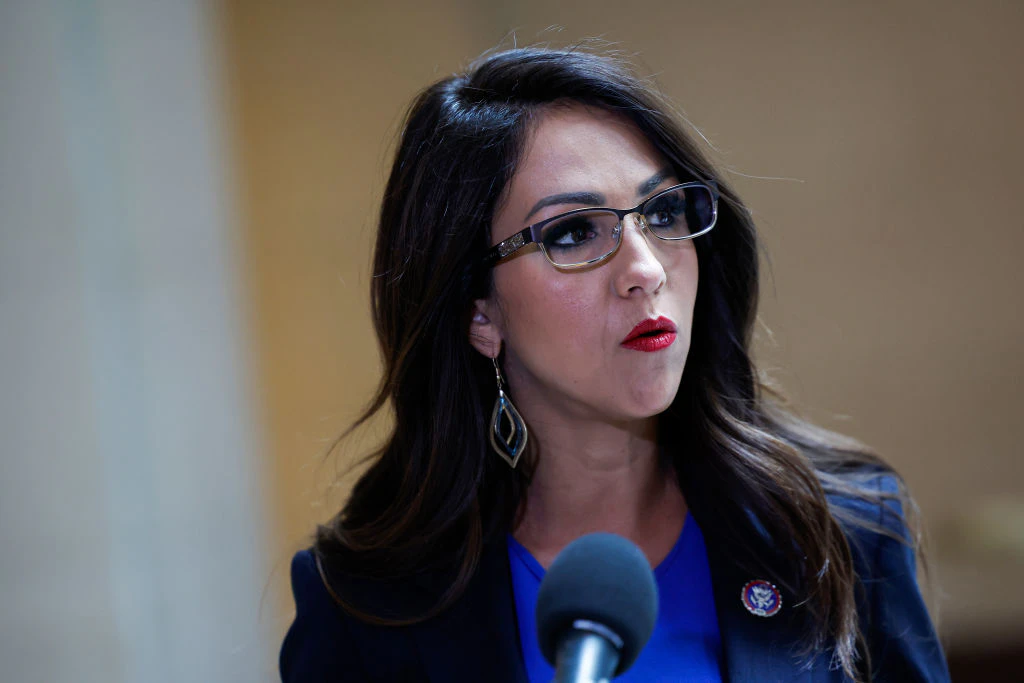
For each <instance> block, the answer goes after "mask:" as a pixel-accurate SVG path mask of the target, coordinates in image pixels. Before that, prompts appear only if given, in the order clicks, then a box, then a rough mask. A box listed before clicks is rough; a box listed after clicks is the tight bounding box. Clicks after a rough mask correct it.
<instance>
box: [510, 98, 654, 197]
mask: <svg viewBox="0 0 1024 683" xmlns="http://www.w3.org/2000/svg"><path fill="white" fill-rule="evenodd" d="M666 166H667V163H666V162H665V160H664V158H663V157H662V156H661V155H660V154H659V153H658V151H657V149H656V148H655V147H654V145H653V144H651V142H650V141H649V140H648V139H647V138H646V137H645V136H644V135H643V133H641V132H640V130H639V129H638V128H637V127H636V125H635V124H634V123H633V122H632V121H630V120H629V119H628V118H626V117H625V116H623V115H621V114H617V113H614V112H610V111H607V110H604V109H599V108H596V107H590V106H586V105H582V104H575V103H574V104H565V105H556V106H553V107H550V108H548V109H546V110H544V111H543V112H542V113H541V114H540V115H539V116H538V118H537V120H536V122H535V123H534V125H533V128H532V131H531V132H530V135H529V137H528V138H527V144H526V149H525V152H524V155H523V158H522V160H521V162H520V164H519V167H518V169H517V170H516V173H515V174H514V175H513V177H512V181H511V183H510V185H509V193H508V200H509V204H512V203H514V202H516V201H523V202H529V201H530V199H531V198H532V199H533V200H534V201H536V199H538V198H540V197H543V196H546V195H550V194H557V193H560V192H572V191H595V192H598V193H600V194H604V195H605V196H607V197H608V198H609V201H616V202H618V201H624V200H625V201H632V200H633V199H634V198H635V194H634V192H635V189H636V187H637V185H639V184H640V183H642V182H643V181H644V180H646V179H647V178H649V177H650V176H652V175H653V174H655V173H657V172H658V171H660V170H662V169H663V168H665V167H666Z"/></svg>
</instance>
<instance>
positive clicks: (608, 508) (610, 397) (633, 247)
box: [470, 104, 698, 567]
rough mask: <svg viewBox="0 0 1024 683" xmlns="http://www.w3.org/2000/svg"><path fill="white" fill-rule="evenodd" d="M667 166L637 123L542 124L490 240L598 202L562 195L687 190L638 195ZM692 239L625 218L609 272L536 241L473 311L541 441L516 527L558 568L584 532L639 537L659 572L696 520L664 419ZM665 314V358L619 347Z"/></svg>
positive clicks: (560, 116)
mask: <svg viewBox="0 0 1024 683" xmlns="http://www.w3.org/2000/svg"><path fill="white" fill-rule="evenodd" d="M668 166H669V165H668V163H667V162H666V161H665V159H663V158H662V157H661V156H660V155H659V154H658V152H657V150H656V149H655V148H654V147H653V146H652V145H651V144H650V142H649V141H648V140H647V139H646V138H645V137H644V136H643V135H642V134H641V133H640V131H639V130H638V129H636V127H635V126H634V125H633V124H632V123H630V122H629V121H628V120H627V119H625V118H623V117H621V116H619V115H617V114H613V113H610V112H607V111H604V110H601V109H596V108H591V107H586V106H583V105H580V104H567V105H559V106H555V107H551V108H549V109H547V110H546V111H545V112H544V113H543V114H541V115H540V117H539V119H538V120H537V121H536V123H535V126H534V128H533V132H532V135H531V137H530V139H529V141H528V144H527V148H526V154H525V156H524V158H523V160H522V162H521V165H520V167H519V169H518V170H517V172H516V174H515V175H514V177H513V178H512V181H511V182H510V184H509V186H508V187H507V188H506V193H505V197H504V199H503V201H502V202H501V204H500V206H499V208H498V210H497V212H496V213H495V217H494V222H493V227H492V240H491V242H492V244H497V243H498V242H500V241H501V240H503V239H505V238H507V237H509V236H510V235H512V234H514V233H515V232H518V231H519V230H522V229H523V228H524V227H525V226H527V225H529V224H531V223H535V222H538V221H540V220H543V219H545V218H549V217H551V216H555V215H557V214H560V213H563V212H565V211H569V210H571V209H575V208H580V207H581V206H585V205H586V204H580V203H558V204H555V205H553V206H547V207H544V208H541V209H539V210H538V211H536V212H535V213H532V214H531V209H533V208H534V206H535V205H536V204H537V203H538V201H539V200H541V199H543V198H545V197H548V196H550V195H555V194H562V193H579V192H590V193H597V194H600V195H602V196H603V197H602V198H603V201H602V202H601V204H600V205H601V206H612V207H631V206H636V205H637V204H638V203H640V201H642V200H643V199H645V198H647V197H648V196H650V195H652V194H654V193H655V192H656V191H658V190H661V189H664V188H666V187H669V186H671V185H673V184H675V183H677V182H678V180H676V179H675V178H673V177H668V178H666V179H665V180H664V181H662V182H661V183H660V184H659V185H658V186H657V187H656V188H654V189H653V190H651V191H648V192H646V193H645V194H638V190H639V189H640V186H642V185H643V184H644V183H645V182H647V181H649V180H650V179H651V178H652V177H655V176H657V175H658V174H659V172H661V171H663V170H664V169H665V168H667V167H668ZM697 273H698V270H697V253H696V250H695V249H694V246H693V243H692V242H690V241H685V242H676V243H665V242H660V241H658V240H657V239H656V238H654V237H650V236H647V235H644V234H643V233H641V232H640V230H639V229H638V226H637V224H636V222H635V219H634V217H633V216H629V217H627V218H626V220H625V223H624V226H623V236H622V244H621V246H620V247H619V250H618V251H617V252H616V253H615V254H614V255H613V256H611V257H610V258H608V259H607V260H605V261H604V262H603V263H601V264H600V265H598V266H596V267H593V268H590V269H586V270H583V271H572V272H566V271H560V270H558V269H556V268H555V267H553V266H552V265H551V263H550V262H548V260H547V259H546V258H545V257H544V255H543V254H542V253H541V252H540V250H539V249H538V248H537V247H535V246H533V245H530V246H527V247H526V248H524V249H522V250H521V251H520V252H519V253H518V254H516V255H515V256H513V257H511V258H509V259H508V260H507V261H505V262H503V263H501V264H499V265H498V266H496V268H495V271H494V288H493V291H492V294H491V296H490V297H488V298H487V299H481V300H478V301H476V302H475V310H474V315H473V319H472V323H471V327H470V342H471V343H472V344H473V346H474V347H475V348H476V349H477V350H478V351H479V352H480V353H482V354H483V355H485V356H487V357H488V358H493V357H496V356H498V354H499V353H500V351H501V349H502V348H504V351H505V354H504V362H503V371H504V375H505V379H506V382H507V384H508V393H509V396H510V398H511V399H512V401H513V403H514V404H515V406H516V408H517V409H518V410H519V412H520V413H521V414H522V416H523V419H524V420H525V421H526V423H527V425H528V426H529V430H530V435H529V438H530V439H531V440H536V441H537V442H538V443H539V445H540V453H541V455H540V461H539V464H538V468H537V471H536V474H535V477H534V480H533V482H532V483H531V486H530V490H529V493H528V496H527V501H526V508H525V513H524V518H523V521H522V523H521V524H520V526H519V527H518V528H517V529H516V530H515V531H514V535H515V537H516V539H517V540H518V541H519V542H520V543H522V544H523V545H524V546H525V547H526V548H527V549H529V550H530V552H531V553H532V554H533V555H534V557H536V558H537V560H538V561H539V562H540V563H541V564H542V565H543V566H545V567H547V566H548V565H549V564H550V562H551V561H552V560H553V559H554V557H555V556H556V555H557V554H558V552H559V551H560V550H561V549H562V548H563V547H564V546H565V545H566V544H568V543H570V542H571V541H573V540H574V539H576V538H578V537H579V536H581V535H583V534H586V533H591V532H594V531H610V532H613V533H618V534H620V535H623V536H625V537H626V538H629V539H630V540H632V541H633V542H634V543H636V544H637V545H639V546H640V548H641V549H642V550H643V551H644V552H645V553H646V554H647V557H648V559H649V560H650V562H651V564H652V566H656V565H657V564H658V562H660V561H661V560H662V559H663V558H664V557H665V555H667V553H668V552H669V550H671V548H672V547H673V545H674V544H675V541H676V539H677V538H678V536H679V533H680V532H681V530H682V525H683V521H684V520H685V518H686V502H685V500H684V499H683V496H682V494H681V492H680V491H679V487H678V483H677V482H676V481H675V478H674V477H673V476H671V475H670V474H668V473H666V472H664V471H663V470H660V469H659V467H658V465H657V444H656V441H655V430H656V420H657V417H656V416H657V415H658V414H659V413H661V412H663V411H664V410H665V409H666V408H667V407H668V406H669V405H670V404H671V402H672V400H673V398H674V397H675V395H676V392H677V390H678V388H679V383H680V380H681V378H682V374H683V367H684V366H685V364H686V356H687V352H688V350H689V342H690V327H691V322H692V319H693V308H694V301H695V299H696V295H697ZM658 316H665V317H668V318H670V319H671V320H672V321H673V322H674V323H675V324H676V327H677V335H678V336H677V338H676V341H675V343H674V344H672V345H671V346H669V347H668V348H667V349H664V350H661V351H657V352H654V353H645V352H642V351H636V350H632V349H627V348H625V347H623V346H622V345H621V343H622V341H623V340H624V339H625V338H626V336H627V335H628V334H629V333H630V331H631V330H632V329H633V327H634V326H635V325H636V324H637V323H639V322H641V321H642V320H646V319H648V318H656V317H658Z"/></svg>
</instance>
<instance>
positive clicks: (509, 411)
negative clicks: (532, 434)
mask: <svg viewBox="0 0 1024 683" xmlns="http://www.w3.org/2000/svg"><path fill="white" fill-rule="evenodd" d="M491 361H492V362H493V363H494V374H495V375H496V376H497V379H498V399H497V400H496V401H495V402H494V412H493V413H491V448H493V449H494V450H495V451H496V452H497V454H498V455H500V456H501V457H502V458H503V459H504V460H505V462H507V463H508V464H509V467H511V468H513V469H515V466H516V464H517V463H518V462H519V457H520V456H521V455H522V454H523V451H524V450H526V423H525V422H523V418H522V416H521V415H520V414H519V411H518V410H516V407H515V406H514V405H512V401H510V400H509V398H508V396H506V395H505V392H504V390H502V385H503V381H502V378H501V368H499V367H498V359H497V358H492V359H491ZM505 425H507V426H508V435H507V436H506V435H504V434H502V427H503V426H505Z"/></svg>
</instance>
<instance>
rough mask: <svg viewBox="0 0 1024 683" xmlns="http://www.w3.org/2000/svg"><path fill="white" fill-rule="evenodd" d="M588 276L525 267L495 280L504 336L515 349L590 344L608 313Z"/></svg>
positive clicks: (525, 352) (530, 352)
mask: <svg viewBox="0 0 1024 683" xmlns="http://www.w3.org/2000/svg"><path fill="white" fill-rule="evenodd" d="M510 265H511V264H510ZM544 265H547V264H544ZM503 275H504V274H503ZM588 280H589V278H587V277H586V276H584V275H582V274H571V275H561V274H559V273H557V272H550V273H549V272H546V271H541V272H539V273H538V272H535V270H534V269H527V268H523V269H519V272H509V273H508V277H504V278H502V279H501V280H500V281H498V280H496V281H495V287H496V289H497V290H498V292H499V297H500V301H501V303H502V311H503V314H504V315H503V317H504V332H505V337H506V340H507V341H508V344H509V346H510V347H511V348H512V350H513V353H515V354H516V355H519V356H524V357H525V356H534V355H539V352H541V351H544V350H545V349H546V350H548V351H553V350H565V349H566V347H569V348H580V347H592V345H593V344H594V343H595V341H596V338H597V337H598V336H599V335H600V332H601V329H602V328H601V325H602V324H603V321H604V320H605V318H606V315H605V313H604V312H603V311H601V310H600V307H599V301H598V298H597V297H595V296H594V294H593V291H592V289H593V287H592V283H589V282H588ZM560 355H561V354H560Z"/></svg>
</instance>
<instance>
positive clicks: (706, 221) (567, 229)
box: [540, 186, 714, 266]
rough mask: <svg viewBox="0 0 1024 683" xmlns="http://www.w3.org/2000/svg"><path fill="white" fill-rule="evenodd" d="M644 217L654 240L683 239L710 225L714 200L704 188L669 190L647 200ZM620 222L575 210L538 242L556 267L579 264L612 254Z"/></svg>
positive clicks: (613, 217) (606, 215)
mask: <svg viewBox="0 0 1024 683" xmlns="http://www.w3.org/2000/svg"><path fill="white" fill-rule="evenodd" d="M643 215H644V219H645V221H646V222H647V227H648V229H649V230H650V232H651V234H653V235H654V236H655V237H658V238H660V239H663V240H678V239H685V238H687V237H690V236H692V235H694V234H696V233H699V232H701V231H702V230H705V229H706V228H708V227H709V226H710V225H711V221H712V220H713V219H714V198H713V197H712V194H711V190H710V189H708V188H706V187H703V186H692V187H685V188H671V189H669V190H666V191H665V192H662V193H660V194H657V195H655V196H653V197H651V198H650V199H649V200H647V202H646V203H645V204H644V205H643ZM619 222H620V221H619V217H618V215H617V214H615V213H613V212H611V211H605V210H601V209H589V210H585V211H578V212H575V213H571V214H569V215H566V216H562V217H560V218H557V219H555V220H553V221H552V222H550V223H548V224H547V225H545V226H544V227H543V228H542V229H541V240H540V241H541V243H542V244H543V246H544V250H545V252H546V253H547V255H548V258H549V259H551V262H552V263H554V264H555V265H560V266H573V265H581V264H584V263H588V262H590V261H594V260H597V259H600V258H602V257H604V256H607V255H608V254H610V253H612V252H613V251H615V249H616V248H617V247H618V245H619V240H620V238H621V230H620V228H619Z"/></svg>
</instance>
